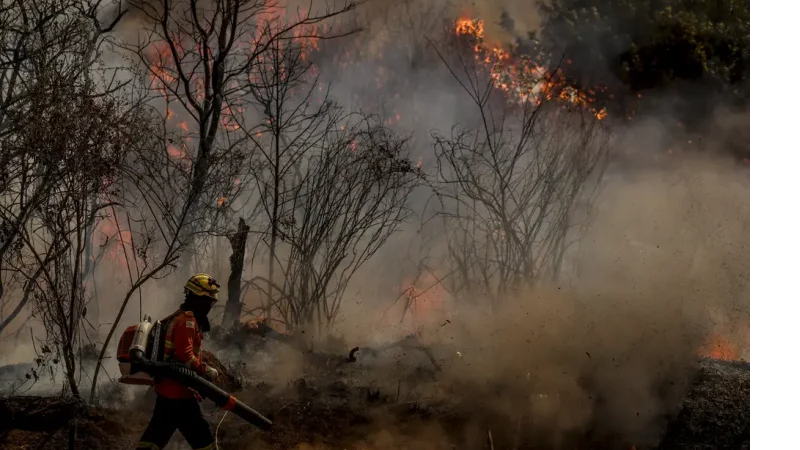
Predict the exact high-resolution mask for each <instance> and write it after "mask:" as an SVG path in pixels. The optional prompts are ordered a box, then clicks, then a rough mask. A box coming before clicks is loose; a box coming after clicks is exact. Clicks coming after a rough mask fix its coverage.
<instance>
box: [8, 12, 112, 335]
mask: <svg viewBox="0 0 800 450" xmlns="http://www.w3.org/2000/svg"><path fill="white" fill-rule="evenodd" d="M118 5H119V4H118V3H113V2H112V4H111V5H109V7H111V6H118ZM106 13H110V14H106ZM99 14H100V7H99V1H98V2H95V1H91V2H82V1H77V0H75V1H61V0H58V1H55V0H45V1H42V2H36V3H31V2H24V1H12V2H6V3H4V4H3V6H2V7H1V8H0V42H2V46H1V48H0V164H2V166H3V167H4V170H3V172H2V174H1V175H0V226H1V227H2V228H1V230H2V232H0V264H3V263H4V262H6V261H7V259H8V258H10V257H13V255H12V253H15V252H16V253H18V252H19V250H20V249H21V248H22V247H23V244H22V243H21V242H20V241H19V240H18V237H19V235H20V233H21V232H22V230H23V229H24V228H25V227H26V226H28V225H29V224H30V221H31V220H33V219H34V217H35V216H36V211H37V210H38V209H40V208H41V207H42V206H43V205H44V204H45V203H46V202H47V201H48V199H49V197H50V195H51V192H52V191H53V190H54V189H58V188H59V183H61V181H63V175H64V173H63V170H62V168H60V167H59V166H58V164H55V163H54V162H53V161H52V159H51V155H49V153H48V152H50V149H48V148H39V147H32V146H31V145H30V142H27V141H26V138H25V137H24V136H25V135H26V133H30V126H31V121H32V118H34V117H36V118H37V119H38V116H36V113H35V108H42V104H43V102H46V101H48V100H47V99H48V98H50V97H52V98H54V99H55V98H58V99H61V98H62V97H63V95H64V92H65V91H64V89H65V88H66V87H69V86H72V88H70V89H72V91H73V92H74V93H75V95H83V96H87V95H92V96H99V95H103V94H110V93H112V92H113V91H114V90H116V89H118V88H119V87H120V85H121V83H119V82H118V81H117V80H115V78H114V77H113V74H112V76H111V77H110V79H109V80H108V82H107V83H106V84H104V85H102V86H98V84H96V83H93V81H94V80H91V79H90V78H91V76H92V75H97V74H98V73H97V61H98V56H99V53H98V52H99V49H100V47H101V46H102V44H103V42H104V39H105V36H106V33H107V32H108V31H110V30H111V29H112V28H113V26H114V25H115V24H116V23H117V22H118V20H119V18H120V17H121V16H122V14H124V12H123V11H122V10H120V9H113V10H110V9H109V10H106V9H103V14H104V16H105V18H106V19H107V20H104V21H101V20H100V19H99ZM54 80H58V81H57V82H55V81H54ZM78 87H80V89H79V88H78ZM90 87H91V88H92V92H88V91H87V89H89V88H90ZM59 101H61V100H59ZM76 101H77V100H76ZM41 132H44V130H42V131H41ZM89 229H90V228H87V231H88V230H89ZM9 252H11V253H9ZM17 256H18V255H17ZM2 275H3V276H4V277H5V278H8V279H12V280H13V279H14V278H16V279H17V281H20V282H21V283H27V282H26V281H25V279H24V278H25V277H20V275H19V274H17V273H15V272H14V271H8V270H3V271H2ZM22 291H23V295H22V298H21V301H19V302H18V303H17V304H16V305H15V307H14V309H13V311H11V313H10V314H9V315H8V316H5V317H4V318H3V320H2V322H1V323H0V330H2V329H3V328H5V327H6V326H8V325H9V324H10V323H11V321H12V320H13V319H14V318H15V317H16V316H17V315H18V314H19V313H20V312H21V311H22V310H23V309H24V307H25V306H26V305H27V302H28V299H29V298H31V297H30V295H29V293H30V292H31V291H30V289H27V288H24V287H23V288H22ZM25 293H28V294H27V295H26V294H25ZM2 294H3V289H2V282H0V298H2ZM5 303H6V302H4V303H3V306H5Z"/></svg>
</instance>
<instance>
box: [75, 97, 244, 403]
mask: <svg viewBox="0 0 800 450" xmlns="http://www.w3.org/2000/svg"><path fill="white" fill-rule="evenodd" d="M135 113H136V117H137V123H139V124H140V128H139V129H137V133H138V134H137V139H136V140H135V141H132V142H131V146H130V147H129V148H128V151H127V152H126V153H125V156H126V158H125V160H124V161H121V162H120V165H119V169H118V172H117V177H116V178H115V179H114V182H113V185H114V189H112V190H111V192H110V194H109V195H110V197H109V198H110V199H113V201H114V204H115V206H114V207H113V208H111V209H110V217H109V219H110V220H111V221H112V222H113V223H114V224H115V227H116V229H117V237H118V238H120V242H119V244H120V249H121V252H122V256H123V259H124V261H125V263H124V266H125V269H126V271H127V278H128V280H127V281H128V287H127V291H126V293H125V296H124V298H123V300H122V303H121V304H120V306H119V309H118V311H117V314H116V316H115V318H114V321H113V323H112V324H111V327H110V328H109V330H108V332H107V334H106V336H105V339H104V341H103V344H102V347H101V349H100V357H99V358H98V360H97V365H96V367H95V370H94V374H93V379H92V387H91V395H90V401H94V398H95V394H96V388H97V380H98V376H99V374H100V370H101V369H102V363H103V359H104V358H105V354H106V351H107V350H108V347H109V345H110V344H111V339H112V338H113V336H114V332H115V330H116V328H117V327H118V326H119V323H120V321H121V319H122V317H123V315H124V314H125V312H126V311H127V308H128V306H129V303H130V301H131V299H132V298H134V296H135V295H137V294H138V295H139V299H140V304H139V316H141V313H142V312H143V309H142V308H143V305H142V302H141V288H142V287H143V286H144V284H145V283H147V282H148V281H149V280H151V279H154V278H162V277H164V276H166V275H168V274H169V273H171V271H172V270H174V269H175V268H176V265H177V262H178V260H179V259H180V257H181V256H182V254H183V253H184V252H185V251H187V248H189V246H190V245H191V242H193V241H194V240H195V238H196V237H197V236H200V235H205V234H206V233H208V231H209V228H208V224H209V223H210V222H212V221H213V218H209V216H210V215H213V214H216V213H215V211H214V210H212V209H211V208H203V209H196V208H195V205H196V204H197V202H199V201H202V202H210V201H211V199H215V198H219V197H220V196H222V195H224V194H225V193H226V192H229V191H230V190H231V188H232V185H233V180H234V178H235V175H236V173H237V171H238V170H239V168H238V167H236V166H234V167H230V168H227V170H226V167H225V166H221V167H220V168H219V169H218V170H215V171H213V172H211V173H209V174H208V175H207V177H206V179H205V182H204V187H203V192H201V193H198V192H197V191H196V190H195V185H194V181H193V180H194V178H193V165H192V163H191V160H190V159H189V158H188V157H177V158H176V157H175V155H174V154H172V153H171V151H170V149H171V144H170V142H172V141H174V140H175V139H179V137H177V136H176V134H177V133H176V132H175V131H172V130H170V129H169V126H168V125H167V124H165V123H164V121H163V120H161V119H162V118H159V115H158V113H157V112H156V111H154V110H153V109H152V108H149V107H147V108H143V109H140V110H137V111H135ZM212 162H213V160H212ZM201 212H202V213H203V214H200V213H201Z"/></svg>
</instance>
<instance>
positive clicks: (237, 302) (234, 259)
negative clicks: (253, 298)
mask: <svg viewBox="0 0 800 450" xmlns="http://www.w3.org/2000/svg"><path fill="white" fill-rule="evenodd" d="M248 232H250V227H249V226H247V224H246V223H245V222H244V219H242V218H241V217H240V218H239V228H238V229H237V230H236V233H234V234H233V235H231V236H228V240H229V241H230V243H231V249H232V250H233V253H231V258H230V261H231V275H230V277H228V302H227V303H225V313H224V314H223V316H222V326H224V327H226V328H229V327H231V326H232V325H233V324H234V323H236V322H238V321H239V317H240V316H241V315H242V302H241V298H240V297H241V295H242V271H243V270H244V252H245V248H246V247H247V233H248Z"/></svg>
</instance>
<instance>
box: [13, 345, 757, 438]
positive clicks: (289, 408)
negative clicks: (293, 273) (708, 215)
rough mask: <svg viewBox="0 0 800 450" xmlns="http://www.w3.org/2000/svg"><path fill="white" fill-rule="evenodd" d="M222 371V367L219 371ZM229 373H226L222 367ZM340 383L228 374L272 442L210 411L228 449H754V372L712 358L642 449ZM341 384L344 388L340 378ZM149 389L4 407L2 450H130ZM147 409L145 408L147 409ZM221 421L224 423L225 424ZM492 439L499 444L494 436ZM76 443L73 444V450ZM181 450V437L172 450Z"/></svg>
mask: <svg viewBox="0 0 800 450" xmlns="http://www.w3.org/2000/svg"><path fill="white" fill-rule="evenodd" d="M216 364H219V363H218V362H215V365H216ZM220 366H221V364H220ZM339 367H340V369H339V370H338V375H339V376H338V377H336V378H334V377H327V378H323V377H319V376H315V375H309V376H307V377H305V378H302V379H298V380H295V381H292V382H290V383H289V384H288V385H287V386H284V387H278V386H266V385H263V384H254V383H249V384H246V385H245V386H244V387H243V388H242V389H239V388H240V387H241V386H242V380H241V379H239V378H238V377H237V376H236V375H235V374H234V373H233V372H235V371H227V370H226V372H224V376H225V383H224V384H225V385H226V387H227V388H229V389H231V390H232V391H233V390H235V391H236V395H237V397H239V398H241V399H243V400H244V401H246V402H247V403H248V404H250V405H251V406H253V407H254V408H256V409H258V410H259V411H261V412H262V413H264V414H265V415H267V416H268V417H270V418H271V419H273V420H274V423H275V427H274V430H273V431H272V432H270V433H264V432H261V431H259V430H257V429H256V428H255V427H253V426H251V425H249V424H247V423H245V422H243V421H242V420H241V419H239V418H237V417H235V416H233V415H232V414H227V415H225V417H224V419H223V415H224V414H223V411H220V410H219V409H218V408H216V407H215V406H214V405H212V404H210V402H205V403H204V408H205V410H206V412H207V414H208V418H209V420H210V421H211V423H212V430H213V431H214V432H215V433H216V434H217V438H218V444H219V447H220V448H222V449H243V450H256V449H303V450H309V449H312V448H314V449H343V448H346V449H367V448H369V449H385V450H389V449H423V450H424V449H452V448H459V449H468V450H469V449H490V448H495V449H502V448H514V449H517V450H525V449H534V448H536V449H540V448H570V449H588V448H592V449H598V448H599V449H617V448H618V449H625V450H630V449H631V448H632V447H633V446H636V448H637V449H639V450H643V449H647V448H654V449H656V450H673V449H704V450H711V449H720V450H723V449H724V450H728V449H730V450H741V449H749V439H750V434H749V433H750V431H749V430H750V368H749V364H748V363H737V362H728V361H718V360H708V359H704V360H701V361H700V362H699V365H698V370H697V372H696V375H695V378H694V383H693V384H692V386H691V388H690V389H689V391H688V393H687V396H686V398H685V401H684V403H683V407H682V408H681V409H680V412H679V413H678V414H677V415H675V416H674V417H671V418H668V419H665V421H664V424H663V432H662V435H661V438H660V440H659V442H658V444H657V445H644V446H642V445H637V444H636V443H633V442H629V441H626V440H625V439H623V438H621V437H619V436H616V437H615V436H607V435H604V433H603V432H602V429H592V430H589V431H587V432H586V433H584V434H582V435H579V436H567V437H564V438H563V439H561V440H560V441H547V440H542V439H540V437H541V436H538V435H537V433H538V430H536V429H535V427H528V426H522V425H521V424H522V421H521V420H520V421H519V422H517V423H514V421H509V420H507V418H497V417H489V416H487V414H486V413H485V411H481V410H480V409H479V408H478V409H476V408H474V405H473V406H470V407H467V403H463V402H457V401H453V402H448V401H447V396H446V395H442V396H438V397H437V399H435V400H434V399H430V398H429V399H423V398H419V397H415V395H413V394H412V393H413V386H410V385H408V384H407V383H406V384H405V385H403V383H400V384H398V386H397V388H396V389H395V388H391V389H389V388H387V387H386V386H384V387H382V388H376V387H374V386H368V385H364V383H357V382H355V381H354V379H352V378H351V377H349V376H348V375H347V374H346V372H348V371H350V370H351V368H350V367H347V369H346V370H342V369H341V367H343V366H339ZM337 378H338V379H337ZM144 391H145V388H138V390H137V391H136V392H137V395H136V400H137V401H130V399H128V400H127V401H122V402H121V405H120V406H117V407H115V408H108V407H106V408H101V407H92V406H87V405H85V404H82V403H80V402H75V401H70V400H63V399H60V398H54V397H32V396H18V397H10V398H3V399H0V448H3V449H9V450H21V449H66V448H75V449H82V450H100V449H108V450H116V449H119V450H122V449H131V448H134V447H135V443H136V441H137V439H138V437H139V435H140V433H141V432H142V430H143V429H144V427H145V426H146V424H147V421H148V418H149V412H150V411H149V407H150V402H149V401H146V400H147V397H148V395H146V394H145V393H144ZM142 400H145V401H142ZM220 421H221V423H220ZM490 436H491V437H490ZM70 441H73V442H74V445H71V444H70ZM168 448H169V449H172V450H182V449H185V448H188V447H186V444H185V442H183V439H182V438H180V437H179V436H177V434H176V436H175V437H174V438H173V443H172V444H170V446H169V447H168Z"/></svg>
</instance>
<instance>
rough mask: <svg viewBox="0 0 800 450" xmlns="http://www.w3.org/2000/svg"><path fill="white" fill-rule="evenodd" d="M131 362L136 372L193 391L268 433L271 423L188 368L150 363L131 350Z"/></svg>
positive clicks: (179, 365) (137, 350) (138, 352)
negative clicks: (172, 382) (168, 380)
mask: <svg viewBox="0 0 800 450" xmlns="http://www.w3.org/2000/svg"><path fill="white" fill-rule="evenodd" d="M130 355H131V362H132V363H134V364H135V367H136V369H137V370H141V371H142V372H146V373H148V374H150V375H151V376H153V377H162V378H169V379H171V380H174V381H177V382H178V383H180V384H182V385H184V386H186V387H188V388H191V389H194V390H195V391H197V393H198V394H200V395H202V396H203V397H205V398H207V399H209V400H211V401H212V402H214V404H216V405H217V406H219V407H221V408H223V409H225V410H228V411H230V412H232V413H234V414H236V415H237V416H239V417H241V418H242V419H244V420H246V421H248V422H250V423H251V424H253V425H255V426H257V427H258V428H261V429H262V430H264V431H269V430H270V429H271V427H272V422H271V421H270V420H269V419H267V418H266V417H264V416H262V415H261V414H259V413H258V412H257V411H256V410H254V409H253V408H251V407H249V406H247V405H246V404H244V403H242V402H241V401H239V400H237V399H236V397H234V396H232V395H230V394H228V393H227V392H225V391H223V390H222V389H220V388H218V387H217V386H216V385H214V383H211V382H210V381H208V380H206V379H205V378H202V377H201V376H200V375H198V374H197V373H196V372H194V371H193V370H191V369H189V368H188V367H186V366H184V365H181V364H175V363H161V362H154V361H150V360H148V359H147V358H145V357H144V352H143V351H141V350H139V349H132V350H131V353H130Z"/></svg>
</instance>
